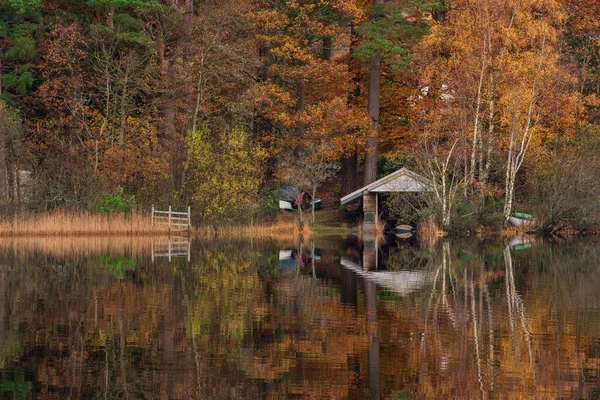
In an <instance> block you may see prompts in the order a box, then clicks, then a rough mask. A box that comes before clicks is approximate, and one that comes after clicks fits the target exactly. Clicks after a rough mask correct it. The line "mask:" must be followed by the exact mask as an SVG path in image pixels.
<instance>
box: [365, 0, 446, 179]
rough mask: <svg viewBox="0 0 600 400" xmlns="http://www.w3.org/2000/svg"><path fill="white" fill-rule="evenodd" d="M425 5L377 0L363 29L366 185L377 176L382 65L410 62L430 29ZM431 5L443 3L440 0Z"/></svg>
mask: <svg viewBox="0 0 600 400" xmlns="http://www.w3.org/2000/svg"><path fill="white" fill-rule="evenodd" d="M423 6H425V4H421V3H420V2H413V1H387V2H386V1H384V0H373V7H372V8H371V19H370V21H368V22H366V23H364V24H363V25H362V26H361V27H360V29H359V33H360V34H362V36H363V42H362V43H361V44H360V46H359V47H358V48H357V49H356V51H355V54H354V55H355V56H356V57H359V58H361V59H365V60H369V61H370V66H369V84H368V102H367V110H368V113H369V117H370V118H371V124H370V127H369V135H368V139H367V141H366V147H365V171H364V184H365V185H367V184H369V183H371V182H373V181H375V180H376V179H377V155H378V150H377V149H378V141H379V139H378V132H379V125H380V100H381V77H382V73H383V72H384V71H385V70H384V69H382V68H383V65H385V64H387V65H388V71H389V70H390V69H391V70H392V71H393V70H399V69H402V68H406V67H407V66H408V65H409V64H410V62H411V60H412V56H411V52H410V50H411V45H412V44H414V43H415V42H416V41H418V40H419V39H420V37H421V36H422V35H423V34H424V33H425V32H426V31H427V24H426V23H425V22H424V20H423V18H422V17H423ZM428 6H429V7H433V8H439V7H440V6H439V5H437V4H436V3H431V4H428Z"/></svg>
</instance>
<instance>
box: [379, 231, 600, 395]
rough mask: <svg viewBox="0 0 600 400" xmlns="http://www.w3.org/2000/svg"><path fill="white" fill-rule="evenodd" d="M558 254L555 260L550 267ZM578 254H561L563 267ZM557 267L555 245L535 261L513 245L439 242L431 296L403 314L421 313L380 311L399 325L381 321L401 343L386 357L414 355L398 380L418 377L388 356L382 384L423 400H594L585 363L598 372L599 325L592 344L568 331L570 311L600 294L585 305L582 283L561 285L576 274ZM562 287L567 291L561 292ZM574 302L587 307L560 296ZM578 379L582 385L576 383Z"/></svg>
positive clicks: (414, 300) (416, 299)
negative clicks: (594, 354)
mask: <svg viewBox="0 0 600 400" xmlns="http://www.w3.org/2000/svg"><path fill="white" fill-rule="evenodd" d="M552 251H554V252H555V253H554V257H555V259H554V260H553V263H548V262H547V261H548V260H547V256H548V254H549V253H550V254H551V253H552ZM559 253H560V251H559ZM573 256H574V254H573V253H570V254H565V255H563V256H562V257H561V258H562V260H561V261H563V262H566V261H567V260H570V261H571V264H572V263H573ZM556 261H559V260H558V257H556V249H552V248H545V249H543V250H540V254H539V256H538V255H537V254H535V253H530V254H518V253H512V252H511V251H510V249H509V248H508V247H498V248H490V247H487V248H486V249H485V250H483V249H481V248H478V247H476V246H475V247H471V248H468V247H464V246H461V247H458V246H456V247H453V246H451V245H450V243H448V242H447V243H444V244H442V245H440V247H439V249H438V251H436V252H434V260H433V262H432V264H431V267H430V268H431V272H432V276H433V280H432V283H431V286H430V288H429V289H428V291H427V293H426V295H424V296H423V295H419V296H411V297H410V298H408V299H405V300H403V302H402V304H403V306H404V307H402V308H404V309H405V310H410V309H413V307H414V308H416V309H417V310H419V311H418V312H416V313H415V312H412V313H411V312H408V314H409V315H406V313H407V312H406V311H405V312H404V315H398V314H393V312H394V311H393V310H397V308H396V307H391V305H387V306H389V310H387V307H384V309H386V311H387V312H386V313H385V314H383V315H380V321H381V320H382V319H383V320H386V319H390V320H391V321H393V322H391V324H389V325H381V326H386V327H388V329H384V330H383V339H382V342H392V343H393V341H394V340H398V345H396V346H393V349H392V350H390V352H392V353H396V354H402V355H403V356H406V355H408V358H409V360H410V361H408V362H406V363H405V365H408V366H409V367H408V368H407V367H405V368H403V369H401V370H400V371H401V372H400V374H402V373H407V374H408V373H412V374H413V375H412V376H415V373H416V376H417V377H418V378H417V379H415V380H412V381H411V380H402V379H398V378H396V377H397V376H398V374H399V372H398V371H393V365H394V364H395V362H394V360H391V359H390V358H387V357H384V358H382V360H381V362H382V366H383V367H382V374H383V375H386V378H385V379H393V380H394V381H395V383H394V384H392V385H391V386H394V387H396V388H397V390H399V391H400V392H403V391H404V392H406V393H415V392H416V393H418V394H419V395H421V396H423V397H426V398H445V397H459V398H488V397H492V398H493V397H497V396H509V397H511V398H515V397H539V396H541V397H552V398H554V397H559V396H566V397H572V396H574V395H578V396H580V395H581V394H583V396H582V397H589V396H592V397H593V394H594V393H597V392H596V391H597V379H595V382H596V383H595V384H592V385H590V384H589V383H588V382H585V380H583V376H584V375H585V374H586V372H585V367H583V366H584V365H587V366H588V368H589V367H590V366H594V371H598V363H597V361H598V360H597V359H589V358H588V359H587V360H586V357H585V356H584V354H586V353H588V354H589V352H590V351H589V348H588V349H585V347H586V346H589V345H590V344H591V343H593V337H597V335H598V333H599V332H598V330H597V328H598V324H596V325H595V328H596V331H595V332H594V333H593V334H592V336H590V337H587V338H585V337H582V336H581V334H580V333H577V334H575V335H573V334H572V333H571V334H569V333H567V332H564V329H565V328H567V329H569V323H568V321H569V320H570V319H571V316H572V314H571V313H572V312H577V310H581V309H585V308H589V307H590V302H593V301H594V298H595V297H592V294H591V293H588V295H587V297H585V300H583V299H582V298H581V297H582V296H586V295H585V294H583V293H581V291H580V289H581V288H580V286H581V284H582V281H581V280H580V281H578V282H577V283H575V282H572V283H573V285H571V284H565V281H564V280H561V279H560V277H561V276H562V274H565V273H566V272H568V273H569V274H571V273H572V272H573V271H567V270H566V269H565V267H564V264H561V263H556V264H555V263H554V262H556ZM587 262H588V263H589V260H587ZM581 263H582V264H585V263H586V261H582V262H581ZM540 265H541V266H542V267H541V268H543V269H544V271H543V273H541V274H540V272H541V271H540ZM588 272H589V269H588ZM593 276H595V277H597V276H598V275H597V273H596V274H595V275H593ZM569 279H570V278H569ZM551 282H554V285H552V284H551ZM559 282H560V286H562V287H561V288H560V290H556V289H557V287H556V284H558V283H559ZM585 286H587V285H585ZM578 290H579V292H578ZM597 293H598V289H596V290H594V294H596V295H597ZM568 296H570V297H572V298H580V300H583V301H582V302H580V304H578V305H577V307H570V306H566V307H565V304H564V302H562V301H561V299H562V298H563V297H568ZM581 303H585V304H581ZM592 304H594V303H592ZM596 306H597V304H596ZM558 314H559V315H560V316H561V318H558V319H557V317H558ZM417 349H418V350H417ZM388 353H389V352H388ZM558 358H560V359H561V362H560V363H559V362H557V359H558ZM405 361H407V360H406V359H405ZM411 366H412V367H411ZM415 369H417V370H418V371H417V372H415ZM392 371H393V372H392ZM390 376H391V377H392V378H390ZM575 376H580V377H581V378H582V380H581V381H579V382H578V383H576V384H574V382H573V381H572V379H573V378H574V377H575ZM385 379H384V378H382V380H385ZM575 388H577V389H576V390H575Z"/></svg>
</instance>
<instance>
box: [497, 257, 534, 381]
mask: <svg viewBox="0 0 600 400" xmlns="http://www.w3.org/2000/svg"><path fill="white" fill-rule="evenodd" d="M504 266H505V269H506V274H505V279H506V296H507V303H508V319H509V323H510V327H511V333H512V341H513V351H514V352H515V354H517V353H516V347H517V343H516V327H517V324H519V325H520V328H521V330H522V333H523V338H524V340H525V343H526V345H527V354H528V358H529V364H530V365H531V367H532V371H533V381H534V385H535V383H536V373H535V364H534V360H533V349H532V337H531V336H532V332H533V330H532V328H531V323H530V322H529V321H528V319H527V316H526V315H525V305H524V303H523V299H522V298H521V296H520V295H519V293H518V292H517V288H516V284H515V276H514V267H513V262H512V255H511V253H510V248H509V247H508V246H506V247H505V248H504ZM517 318H518V322H517Z"/></svg>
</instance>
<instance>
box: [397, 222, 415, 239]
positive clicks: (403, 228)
mask: <svg viewBox="0 0 600 400" xmlns="http://www.w3.org/2000/svg"><path fill="white" fill-rule="evenodd" d="M415 232H416V231H415V228H413V227H412V226H410V225H398V226H396V228H394V233H395V234H396V236H398V237H399V238H400V239H408V238H410V237H412V236H413V235H414V233H415Z"/></svg>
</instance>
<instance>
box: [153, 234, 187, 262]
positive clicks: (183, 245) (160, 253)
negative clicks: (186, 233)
mask: <svg viewBox="0 0 600 400" xmlns="http://www.w3.org/2000/svg"><path fill="white" fill-rule="evenodd" d="M166 240H167V241H165V242H159V243H155V242H154V238H153V239H152V262H154V260H155V259H156V258H158V257H168V259H169V262H171V259H172V258H173V257H186V258H187V261H188V262H190V247H191V241H190V239H189V238H188V237H182V236H173V237H169V238H168V239H166Z"/></svg>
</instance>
